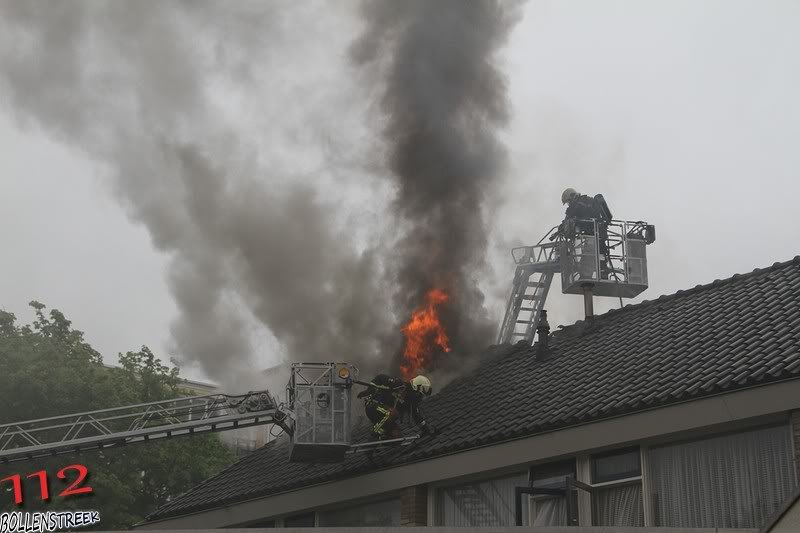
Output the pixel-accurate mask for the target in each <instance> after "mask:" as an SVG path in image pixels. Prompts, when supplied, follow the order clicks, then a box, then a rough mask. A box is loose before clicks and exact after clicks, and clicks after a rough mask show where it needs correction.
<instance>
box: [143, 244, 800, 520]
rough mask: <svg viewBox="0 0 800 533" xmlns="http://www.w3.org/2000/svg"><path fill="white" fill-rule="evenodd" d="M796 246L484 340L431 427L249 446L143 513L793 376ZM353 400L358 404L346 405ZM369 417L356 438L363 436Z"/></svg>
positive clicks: (440, 397)
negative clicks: (510, 338)
mask: <svg viewBox="0 0 800 533" xmlns="http://www.w3.org/2000/svg"><path fill="white" fill-rule="evenodd" d="M799 300H800V256H798V257H795V258H794V259H793V260H791V261H787V262H784V263H776V264H774V265H773V266H771V267H768V268H764V269H759V270H755V271H753V272H751V273H749V274H745V275H735V276H733V277H731V278H729V279H726V280H722V281H720V280H717V281H714V282H713V283H710V284H707V285H698V286H696V287H694V288H692V289H689V290H684V291H678V292H677V293H675V294H672V295H668V296H662V297H660V298H658V299H656V300H653V301H645V302H642V303H639V304H636V305H629V306H627V307H625V308H623V309H620V310H615V311H610V312H608V313H606V314H604V315H600V316H598V317H595V319H593V320H591V321H588V322H587V321H581V322H578V323H576V324H574V325H572V326H568V327H566V328H563V329H562V330H560V331H556V332H555V333H553V334H551V336H550V338H549V346H548V349H547V356H546V357H540V356H539V354H538V347H537V346H536V345H534V346H533V347H531V346H524V345H516V346H510V345H500V346H494V347H491V348H489V349H488V350H487V351H486V352H485V353H484V355H483V360H482V362H481V364H480V365H479V366H478V368H476V369H475V370H474V371H473V372H471V373H469V374H468V375H465V376H463V377H461V378H459V379H457V380H455V381H453V382H451V383H450V384H449V385H448V386H447V387H445V388H444V389H443V390H442V391H441V392H439V393H438V394H435V395H434V396H432V397H431V398H430V399H429V400H428V401H427V402H426V414H427V415H428V417H429V419H430V420H431V422H432V423H433V424H435V425H436V426H437V427H438V428H439V431H440V432H439V434H437V435H436V436H435V437H426V438H423V439H420V440H419V441H417V443H415V444H414V445H411V446H408V447H406V448H403V449H390V450H385V451H383V452H379V453H376V454H375V455H374V456H373V457H372V458H371V459H368V458H366V457H364V455H365V454H354V455H351V456H348V458H347V459H346V460H345V461H344V462H343V463H341V464H328V465H311V466H309V465H306V464H296V463H289V462H288V460H287V458H288V443H285V442H282V441H278V442H275V443H272V444H269V445H267V446H265V447H264V448H261V449H259V450H257V451H256V452H255V453H253V454H252V455H250V456H248V457H246V458H244V459H242V460H241V461H239V462H238V463H236V464H234V465H232V466H231V467H229V468H228V469H226V470H225V471H223V472H222V473H220V474H218V475H217V476H215V477H213V478H211V479H209V480H207V481H205V482H204V483H202V484H200V485H199V486H197V487H195V488H194V489H192V490H191V491H189V492H188V493H186V494H184V495H182V496H180V497H178V498H176V499H174V500H173V501H171V502H169V503H168V504H166V505H165V506H163V507H162V508H160V509H158V510H157V511H156V512H155V513H153V514H152V515H151V516H150V517H148V519H149V520H155V519H161V518H166V517H170V516H176V515H181V514H185V513H189V512H196V511H200V510H203V509H209V508H214V507H219V506H222V505H226V504H231V503H234V502H237V501H240V500H244V499H251V498H255V497H261V496H266V495H269V494H275V493H279V492H283V491H287V490H291V489H296V488H299V487H302V486H305V485H311V484H317V483H322V482H326V481H332V480H335V479H341V478H345V477H352V476H356V475H359V474H361V473H365V472H368V471H374V470H378V469H383V468H390V467H393V466H397V465H401V464H407V463H411V462H417V461H422V460H425V459H429V458H433V457H436V456H439V455H444V454H448V453H453V452H457V451H462V450H466V449H470V448H474V447H477V446H483V445H487V444H493V443H499V442H502V441H507V440H510V439H514V438H520V437H525V436H529V435H532V434H536V433H541V432H546V431H550V430H555V429H559V428H564V427H568V426H571V425H576V424H579V423H584V422H588V421H594V420H599V419H603V418H608V417H611V416H618V415H622V414H627V413H633V412H636V411H641V410H644V409H650V408H653V407H658V406H664V405H669V404H672V403H678V402H685V401H691V400H694V399H697V398H702V397H705V396H709V395H713V394H719V393H724V392H730V391H733V390H736V389H742V388H747V387H753V386H758V385H763V384H767V383H771V382H777V381H783V380H794V379H798V378H800V305H798V301H799ZM355 408H356V409H358V406H356V407H355ZM366 432H367V428H366V427H360V428H358V429H357V430H356V431H355V433H354V437H355V439H358V438H359V435H360V436H361V438H363V439H364V440H366Z"/></svg>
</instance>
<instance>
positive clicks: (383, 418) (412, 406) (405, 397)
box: [358, 374, 433, 440]
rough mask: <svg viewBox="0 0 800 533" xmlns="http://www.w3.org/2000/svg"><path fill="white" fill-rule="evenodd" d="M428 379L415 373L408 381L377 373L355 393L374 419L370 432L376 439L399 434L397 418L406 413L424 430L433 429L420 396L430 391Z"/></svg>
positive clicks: (424, 432)
mask: <svg viewBox="0 0 800 533" xmlns="http://www.w3.org/2000/svg"><path fill="white" fill-rule="evenodd" d="M432 390H433V389H432V387H431V381H430V380H429V379H428V378H426V377H425V376H417V377H415V378H414V379H412V380H411V381H410V382H407V381H403V380H402V379H400V378H394V377H391V376H387V375H386V374H378V375H377V376H375V378H374V379H373V380H372V381H371V382H370V383H369V386H368V387H367V389H366V390H364V391H361V392H360V393H359V394H358V397H359V398H364V403H365V405H364V410H365V411H366V414H367V418H369V419H370V421H371V422H372V423H373V426H372V434H373V436H374V437H375V438H376V439H378V440H383V439H387V438H399V437H400V429H399V428H398V427H397V422H398V421H399V420H402V419H403V418H404V417H405V415H410V417H411V421H412V422H413V423H415V424H417V425H418V426H419V428H420V431H421V432H422V433H423V434H427V433H432V432H433V428H432V427H431V425H430V424H428V422H427V420H425V415H424V414H423V413H422V406H421V404H422V400H423V398H425V396H430V394H431V392H432Z"/></svg>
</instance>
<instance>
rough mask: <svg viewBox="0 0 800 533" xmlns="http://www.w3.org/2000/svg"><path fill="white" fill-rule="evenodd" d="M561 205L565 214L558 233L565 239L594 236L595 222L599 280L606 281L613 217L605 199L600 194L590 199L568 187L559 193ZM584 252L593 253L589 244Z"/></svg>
mask: <svg viewBox="0 0 800 533" xmlns="http://www.w3.org/2000/svg"><path fill="white" fill-rule="evenodd" d="M561 203H562V204H567V212H566V217H565V218H564V222H563V223H562V224H561V227H560V228H559V231H560V232H561V233H562V234H563V235H564V236H565V237H566V238H568V239H573V238H574V237H575V235H577V234H580V235H594V222H593V221H597V243H598V245H599V248H600V278H602V279H607V278H608V272H609V268H610V267H609V264H610V260H609V258H608V223H609V222H611V219H612V218H613V216H612V214H611V210H610V209H609V208H608V204H607V203H606V200H605V198H603V195H602V194H598V195H595V197H594V198H592V197H591V196H587V195H585V194H580V193H579V192H578V191H576V190H575V189H573V188H571V187H569V188H567V189H564V192H563V193H561ZM589 242H591V241H589ZM586 252H588V253H594V249H593V247H592V245H591V244H590V245H589V246H588V247H587V248H586ZM592 270H593V269H592ZM582 275H583V274H582Z"/></svg>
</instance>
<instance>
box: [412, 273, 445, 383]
mask: <svg viewBox="0 0 800 533" xmlns="http://www.w3.org/2000/svg"><path fill="white" fill-rule="evenodd" d="M449 298H450V297H449V296H448V294H447V293H446V292H444V291H443V290H442V289H431V290H430V291H428V294H427V295H426V298H425V299H426V300H427V302H426V303H425V305H424V306H422V307H420V308H419V309H417V310H416V311H414V312H413V313H411V319H410V320H409V321H408V323H407V324H406V325H405V326H403V327H402V328H400V330H401V331H402V332H403V335H404V336H405V338H406V343H405V348H404V349H403V362H402V363H401V364H400V370H401V371H402V372H403V379H406V380H409V379H411V378H413V377H414V376H415V375H416V374H417V372H418V371H419V370H420V369H422V368H426V367H427V366H428V365H429V364H430V363H431V359H432V358H433V356H434V355H435V354H436V353H437V352H438V351H439V350H442V351H445V352H449V351H450V339H449V338H448V337H447V333H446V332H445V330H444V326H443V325H442V323H441V321H440V320H439V313H438V311H437V308H438V307H439V306H440V305H442V304H443V303H445V302H447V300H448V299H449Z"/></svg>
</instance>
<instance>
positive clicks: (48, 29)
mask: <svg viewBox="0 0 800 533" xmlns="http://www.w3.org/2000/svg"><path fill="white" fill-rule="evenodd" d="M320 7H322V5H320V4H318V3H309V4H307V5H304V6H295V5H294V4H291V3H286V4H282V5H281V9H280V10H277V9H275V8H274V6H272V5H271V4H265V3H263V2H236V3H231V2H190V1H185V2H182V1H157V2H156V1H147V0H144V1H137V2H105V1H98V2H92V1H82V2H69V3H63V2H49V1H43V0H41V1H38V0H34V1H31V2H16V1H12V0H8V1H2V2H0V91H2V92H0V95H2V96H4V98H3V99H4V100H5V102H6V104H7V109H8V111H9V112H11V113H13V114H14V115H15V116H16V118H17V119H18V120H19V122H20V123H21V124H27V125H33V126H34V127H40V128H42V129H43V130H45V131H46V132H48V133H49V134H50V135H52V136H54V137H56V138H58V139H59V140H61V141H63V142H65V143H67V144H70V145H72V146H74V147H76V148H78V149H79V150H82V151H83V152H85V153H86V154H88V155H89V156H91V157H92V158H94V159H95V160H97V161H98V162H100V163H101V164H102V165H103V166H104V167H105V168H106V169H107V171H108V174H109V175H110V177H111V182H112V183H113V188H114V190H115V192H116V194H117V195H118V197H119V198H120V200H121V202H122V203H123V204H124V205H125V207H126V208H127V210H128V212H129V214H130V216H131V217H132V218H133V219H134V220H136V221H138V222H140V223H142V224H144V225H145V226H146V228H147V229H148V231H149V233H150V235H151V237H152V240H153V243H154V245H155V246H156V247H157V248H158V249H159V250H161V251H163V252H165V253H167V254H169V256H170V257H171V264H170V267H169V272H168V281H169V287H170V290H171V291H172V294H173V296H174V299H175V301H176V303H177V306H178V309H179V316H178V318H177V319H176V321H175V323H174V324H173V325H172V334H173V337H174V340H175V343H176V349H178V350H179V352H180V355H181V357H184V358H186V359H190V360H196V361H199V362H200V363H201V365H202V368H203V369H204V371H205V372H206V373H207V374H208V375H209V376H210V377H212V378H213V379H215V380H218V381H220V382H221V383H222V384H223V385H224V386H225V387H226V388H229V389H231V390H237V389H242V388H250V387H254V386H263V383H260V381H261V379H260V378H259V370H260V368H259V367H258V366H256V365H257V364H258V363H257V362H256V360H255V359H254V358H253V357H252V356H253V353H254V351H255V350H256V349H257V348H258V347H257V346H254V345H253V342H252V339H253V338H254V337H257V334H258V333H259V332H263V331H266V332H268V333H270V334H272V335H274V336H275V338H276V339H277V340H278V341H279V342H280V344H281V346H283V347H284V348H285V351H286V353H287V354H288V356H289V357H290V358H292V359H294V360H324V361H330V360H337V359H354V360H356V361H358V362H360V363H361V364H362V365H365V366H367V367H370V365H373V366H374V367H381V368H383V367H385V366H386V364H385V362H381V361H379V360H378V357H379V355H380V350H379V348H380V346H381V343H382V342H384V338H385V337H384V335H386V331H387V328H388V327H389V325H390V324H389V320H390V318H391V313H390V312H389V310H388V306H386V305H385V304H383V305H382V303H381V302H380V301H379V299H377V298H375V295H376V294H379V293H380V292H381V291H378V290H377V289H378V283H379V280H380V279H381V264H380V262H379V261H378V259H377V258H376V256H375V253H374V252H365V251H363V250H364V249H365V248H367V247H368V246H357V245H356V244H354V243H353V242H352V239H351V238H350V232H349V231H345V230H346V229H347V228H345V227H343V226H342V221H341V220H339V218H337V217H336V216H335V215H336V214H337V212H338V211H339V208H338V207H339V206H338V205H337V204H336V199H335V198H333V199H332V201H331V202H325V201H323V199H322V198H321V195H320V194H319V192H318V191H315V190H312V189H310V188H308V187H306V186H304V185H303V182H304V181H308V180H307V179H306V178H307V177H306V176H303V175H302V172H298V171H297V170H296V169H292V168H287V167H288V166H289V165H288V164H287V162H283V161H281V159H280V154H281V152H282V148H284V147H285V146H286V145H287V144H292V143H295V144H298V143H302V142H308V143H312V144H313V143H315V142H317V141H316V139H311V140H308V139H307V137H308V136H305V137H303V135H302V134H298V130H300V129H303V128H305V129H308V130H314V129H315V128H316V129H319V128H321V126H322V125H323V124H320V122H319V121H317V120H315V119H316V118H318V117H319V116H320V108H327V107H329V106H330V102H329V101H328V100H326V98H327V97H328V95H327V94H326V93H325V92H324V90H323V89H320V88H319V87H311V88H308V87H306V88H304V89H305V92H304V93H303V97H304V98H303V99H298V96H297V94H296V92H297V91H296V87H293V86H287V87H285V88H283V89H281V84H273V83H270V82H271V81H272V77H271V76H270V73H271V72H272V70H273V67H274V68H278V67H280V66H281V65H283V64H284V63H285V62H287V61H288V62H291V60H292V58H291V57H290V56H289V55H288V52H290V51H291V50H292V49H293V48H297V47H298V46H300V45H299V44H298V42H299V41H301V39H300V36H299V35H298V34H297V32H296V31H295V30H296V28H297V27H303V29H304V34H303V35H302V38H303V39H312V40H313V39H318V42H323V39H325V38H326V37H325V32H324V31H322V30H324V28H323V29H320V28H315V26H314V21H316V20H317V18H318V17H317V16H316V15H317V11H316V10H317V9H318V8H320ZM315 31H318V32H319V34H316V35H315ZM262 85H263V86H264V89H263V91H264V92H263V94H259V93H261V92H262V89H261V87H262ZM284 85H288V84H287V83H284ZM242 87H246V88H248V89H249V90H250V93H246V94H245V96H242V94H241V93H237V92H236V91H237V90H240V89H241V88H242ZM279 90H283V91H285V92H287V93H295V94H292V97H293V98H295V99H297V100H296V101H295V104H296V105H295V106H293V108H291V109H286V108H287V106H286V105H285V104H284V103H283V102H282V101H281V100H280V98H279V97H280V96H281V95H279V94H276V93H277V91H279ZM237 98H239V99H240V100H244V102H243V105H242V106H241V107H242V108H243V109H244V112H243V113H242V118H243V119H244V120H242V123H241V124H239V123H235V120H233V119H232V118H231V116H235V114H233V115H232V113H229V112H226V111H227V110H226V107H227V106H229V105H231V104H230V102H231V101H236V99H237ZM248 98H249V99H251V100H253V101H252V102H250V101H248V100H247V99H248ZM270 99H275V100H276V101H277V103H275V104H274V105H272V107H269V106H268V105H267V104H266V103H265V102H269V101H270ZM259 106H260V107H259ZM333 107H335V106H333ZM265 109H266V110H267V111H271V112H273V113H274V117H273V116H267V117H265V118H264V120H263V121H261V122H259V123H258V125H256V126H255V127H251V128H250V129H249V130H248V129H247V128H246V123H247V121H248V120H251V121H252V120H256V117H257V116H258V113H259V112H265V111H264V110H265ZM292 113H294V114H292ZM253 115H255V117H254V116H253ZM273 119H274V124H275V125H274V126H273V122H272V121H273ZM329 120H331V119H329ZM281 121H282V122H281ZM232 122H233V123H232ZM263 124H267V127H268V131H267V132H266V133H264V135H265V136H267V137H268V140H269V141H270V142H268V143H264V145H260V146H254V144H255V143H254V141H253V140H252V139H251V138H250V137H248V132H249V133H250V134H253V130H254V129H255V130H257V129H258V126H259V125H263ZM281 124H284V125H285V124H291V125H293V126H292V127H291V128H287V131H284V130H283V129H282V126H281ZM292 128H294V129H292ZM272 145H274V146H275V148H274V149H270V147H271V146H272ZM329 148H330V147H329ZM333 151H336V150H333ZM289 163H292V162H289ZM302 163H303V162H302V161H297V166H298V167H301V166H302ZM321 166H322V167H323V168H324V167H326V166H327V165H326V163H325V161H322V162H321ZM297 174H301V175H299V176H298V175H297ZM323 174H324V173H323ZM314 178H317V181H318V182H319V181H324V178H325V176H324V175H323V176H319V175H315V176H314ZM76 238H85V237H82V236H81V237H79V236H76ZM368 244H369V243H367V245H368ZM120 283H121V284H124V283H125V280H120ZM141 312H142V313H146V312H147V310H146V309H142V310H141ZM254 330H255V331H254ZM254 332H255V335H254ZM262 366H263V365H262Z"/></svg>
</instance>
